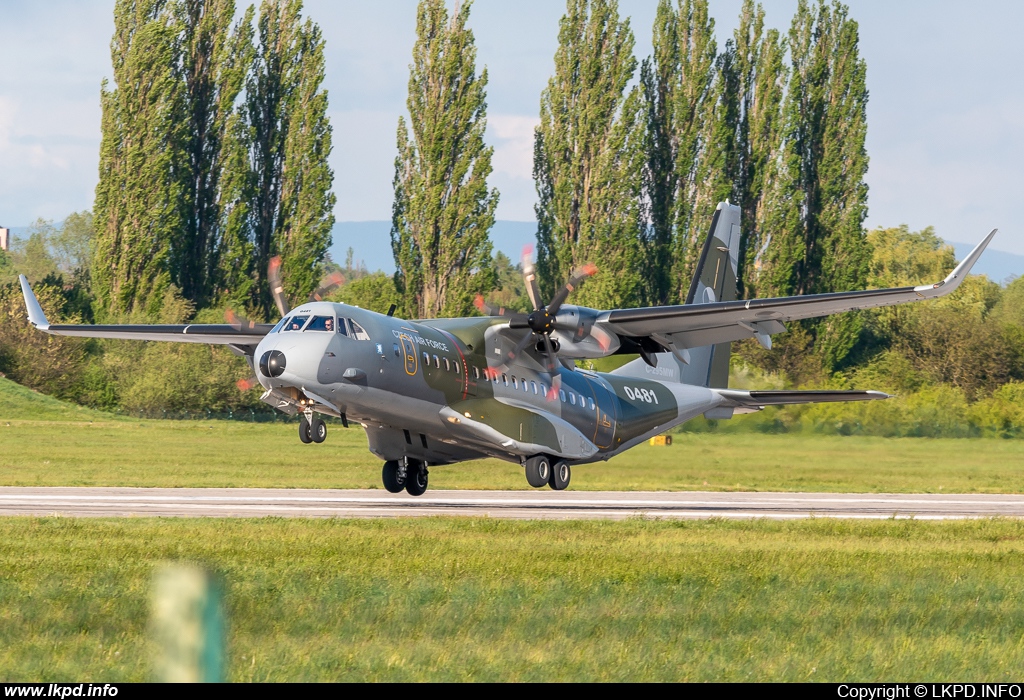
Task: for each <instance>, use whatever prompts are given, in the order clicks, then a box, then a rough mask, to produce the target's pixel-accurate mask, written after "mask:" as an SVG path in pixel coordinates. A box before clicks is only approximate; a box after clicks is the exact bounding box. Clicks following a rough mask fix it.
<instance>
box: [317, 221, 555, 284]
mask: <svg viewBox="0 0 1024 700" xmlns="http://www.w3.org/2000/svg"><path fill="white" fill-rule="evenodd" d="M536 234H537V224H536V223H534V222H532V221H496V222H494V228H493V229H491V242H492V243H493V244H494V247H495V249H497V250H500V251H501V252H503V253H504V254H505V255H507V256H509V257H510V258H512V260H513V262H516V261H518V260H519V259H520V258H521V257H522V255H523V246H524V245H529V244H532V243H533V242H534V241H535V240H536ZM349 248H352V254H353V257H354V259H355V260H357V261H359V260H361V261H363V263H365V264H366V269H367V270H369V271H371V272H373V271H375V270H383V271H384V272H387V273H389V274H390V273H392V272H394V271H395V259H394V256H393V255H392V254H391V222H390V221H341V222H339V223H336V224H335V225H334V243H333V244H332V245H331V250H330V254H331V259H332V260H334V262H336V263H339V264H342V265H344V264H345V256H346V255H347V254H348V249H349Z"/></svg>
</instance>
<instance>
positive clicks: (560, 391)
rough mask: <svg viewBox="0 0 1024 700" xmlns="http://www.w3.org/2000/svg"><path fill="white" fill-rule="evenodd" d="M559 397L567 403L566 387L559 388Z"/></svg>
mask: <svg viewBox="0 0 1024 700" xmlns="http://www.w3.org/2000/svg"><path fill="white" fill-rule="evenodd" d="M558 397H559V398H560V399H562V403H565V389H559V390H558Z"/></svg>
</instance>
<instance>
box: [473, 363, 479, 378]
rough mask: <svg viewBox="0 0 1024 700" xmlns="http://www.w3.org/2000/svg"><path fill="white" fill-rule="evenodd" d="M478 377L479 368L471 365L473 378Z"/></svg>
mask: <svg viewBox="0 0 1024 700" xmlns="http://www.w3.org/2000/svg"><path fill="white" fill-rule="evenodd" d="M479 378H480V368H479V367H475V366H474V367H473V379H479Z"/></svg>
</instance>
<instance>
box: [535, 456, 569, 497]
mask: <svg viewBox="0 0 1024 700" xmlns="http://www.w3.org/2000/svg"><path fill="white" fill-rule="evenodd" d="M524 466H525V467H526V480H527V481H528V482H529V483H530V486H532V487H533V488H535V489H539V488H541V487H542V486H550V487H551V488H553V489H554V490H555V491H564V490H565V488H566V487H568V486H569V479H571V478H572V470H571V469H570V468H569V463H568V462H564V461H562V460H558V461H557V462H552V460H551V458H550V457H546V456H544V455H537V456H536V457H530V458H529V459H528V460H526V464H525V465H524Z"/></svg>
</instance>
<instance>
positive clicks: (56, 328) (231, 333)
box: [18, 275, 273, 348]
mask: <svg viewBox="0 0 1024 700" xmlns="http://www.w3.org/2000/svg"><path fill="white" fill-rule="evenodd" d="M18 279H19V281H20V282H21V291H22V294H23V295H24V296H25V307H26V309H27V310H28V320H29V321H30V322H31V323H32V325H33V326H35V327H36V329H38V330H41V331H43V332H45V333H49V334H51V335H66V336H72V337H78V338H110V339H115V340H157V341H164V342H172V343H204V344H207V345H231V346H235V347H240V348H244V347H246V346H256V345H259V342H260V340H261V339H262V338H263V336H265V335H266V334H267V333H269V332H270V330H271V329H272V328H273V325H271V324H266V323H264V324H256V326H255V327H253V328H245V327H242V328H236V327H235V326H232V325H229V324H198V323H190V324H158V325H142V324H131V325H100V326H91V325H61V324H56V325H51V324H50V322H49V321H48V320H47V319H46V314H44V313H43V308H42V307H41V306H40V305H39V300H38V299H36V295H35V293H33V291H32V287H31V286H29V283H28V280H27V279H26V278H25V275H20V276H19V278H18Z"/></svg>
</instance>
